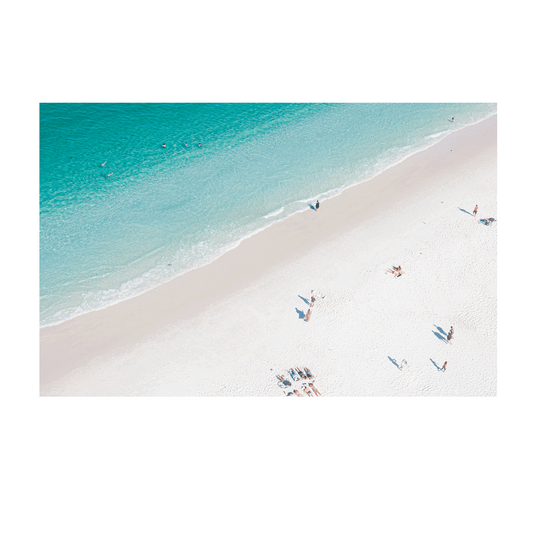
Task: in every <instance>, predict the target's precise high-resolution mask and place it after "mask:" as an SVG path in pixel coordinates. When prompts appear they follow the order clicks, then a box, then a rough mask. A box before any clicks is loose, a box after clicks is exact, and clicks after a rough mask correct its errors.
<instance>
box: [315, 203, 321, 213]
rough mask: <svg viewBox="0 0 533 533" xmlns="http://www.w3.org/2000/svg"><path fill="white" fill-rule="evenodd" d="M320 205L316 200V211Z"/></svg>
mask: <svg viewBox="0 0 533 533" xmlns="http://www.w3.org/2000/svg"><path fill="white" fill-rule="evenodd" d="M319 207H320V202H319V201H318V200H317V201H316V205H315V211H318V208H319Z"/></svg>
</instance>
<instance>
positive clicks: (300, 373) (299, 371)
mask: <svg viewBox="0 0 533 533" xmlns="http://www.w3.org/2000/svg"><path fill="white" fill-rule="evenodd" d="M296 372H298V375H299V376H300V377H301V378H302V379H305V378H306V375H305V374H304V373H303V372H302V371H301V370H300V369H299V368H298V367H296Z"/></svg>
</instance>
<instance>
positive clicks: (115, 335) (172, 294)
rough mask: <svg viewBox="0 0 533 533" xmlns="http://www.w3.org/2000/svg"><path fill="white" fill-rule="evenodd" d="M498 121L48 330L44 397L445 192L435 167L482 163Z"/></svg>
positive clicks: (458, 134) (43, 338)
mask: <svg viewBox="0 0 533 533" xmlns="http://www.w3.org/2000/svg"><path fill="white" fill-rule="evenodd" d="M496 121H497V115H492V116H491V117H489V118H488V119H485V120H483V121H481V122H478V123H476V124H474V125H471V126H466V127H464V128H462V129H461V130H458V131H455V132H452V133H450V134H448V135H447V136H446V137H445V138H444V139H442V140H440V141H438V142H437V143H435V144H434V145H432V146H430V147H429V148H426V149H423V150H421V151H419V152H416V153H415V154H413V155H411V156H409V157H407V158H406V159H404V160H403V161H401V162H400V163H397V164H396V165H394V166H392V167H390V168H388V169H387V170H385V171H383V172H382V173H380V174H378V175H377V176H375V177H373V178H370V179H368V180H366V181H364V182H361V183H357V184H354V185H352V186H349V187H347V188H346V189H344V190H343V191H341V193H340V194H338V195H336V196H333V197H331V198H329V199H327V200H323V201H322V202H323V203H321V208H320V210H319V211H318V212H314V211H313V210H311V209H308V210H306V211H305V212H301V213H296V214H294V215H291V216H289V217H287V218H286V219H282V220H280V221H276V222H274V223H273V224H272V225H270V226H268V227H267V228H265V229H264V230H261V231H260V232H258V233H256V234H254V235H252V236H251V237H247V238H244V239H243V240H242V241H241V242H240V243H239V245H238V246H236V247H235V248H233V249H231V250H229V251H228V252H226V253H224V254H223V255H222V256H220V257H218V258H217V259H216V260H214V261H213V262H211V263H209V264H207V265H205V266H203V267H199V268H196V269H193V270H191V271H189V272H186V273H185V274H183V275H180V276H178V277H176V278H174V279H172V280H170V281H168V282H166V283H164V284H162V285H160V286H158V287H155V288H154V289H151V290H149V291H147V292H145V293H143V294H140V295H138V296H135V297H133V298H130V299H127V300H123V301H121V302H119V303H117V304H114V305H111V306H109V307H106V308H103V309H100V310H97V311H91V312H88V313H85V314H83V315H79V316H77V317H74V318H72V319H70V320H67V321H65V322H62V323H60V324H57V325H53V326H43V327H41V328H40V348H41V350H40V352H41V353H40V363H41V364H40V381H41V390H42V387H43V386H44V385H48V384H50V383H52V382H54V381H56V380H59V379H60V378H62V377H64V376H65V375H66V374H68V373H69V372H72V371H74V370H75V369H78V368H80V367H83V366H84V365H87V364H88V363H89V362H90V361H91V360H93V359H94V358H96V357H105V356H106V355H107V354H111V353H117V352H123V353H124V352H127V351H128V350H130V351H131V350H133V349H134V347H135V346H137V345H139V344H142V343H143V342H145V341H147V340H148V339H150V338H154V337H157V336H158V335H159V336H161V335H165V332H166V331H168V330H170V329H172V328H174V327H176V325H177V324H182V323H185V322H187V321H190V320H192V319H194V318H195V317H197V316H198V315H200V314H201V313H203V312H206V311H207V310H209V309H210V308H211V307H212V306H213V305H214V304H215V303H217V302H221V301H225V300H227V299H228V298H231V297H232V296H233V295H235V294H238V293H240V292H242V291H245V290H248V289H250V288H251V287H253V286H254V285H256V284H257V283H258V282H259V281H260V280H261V279H262V278H265V277H267V276H268V275H269V274H270V273H272V272H275V271H280V270H282V269H284V268H286V267H287V266H288V265H291V264H292V263H296V262H298V260H299V258H300V257H303V256H307V255H309V254H310V253H312V252H313V251H314V250H316V251H320V250H321V249H324V248H325V247H327V245H328V243H330V242H333V241H335V240H337V239H339V238H341V237H342V236H343V235H345V234H346V233H348V232H350V231H352V230H358V229H361V228H362V227H364V226H365V225H366V226H369V225H372V223H373V222H376V221H378V220H380V219H382V218H384V216H385V215H387V217H388V216H389V215H390V214H391V213H394V212H395V211H397V210H398V209H399V208H401V207H402V206H403V205H404V204H409V203H412V202H414V201H415V200H416V199H417V198H419V197H421V196H423V195H425V194H426V195H427V194H429V191H431V190H432V189H434V188H435V187H438V186H441V187H442V186H443V183H440V182H439V181H438V180H432V179H428V177H427V175H428V174H432V175H433V174H437V175H438V172H439V169H438V168H437V169H436V168H435V164H437V165H440V166H441V167H442V166H445V168H446V172H447V173H448V174H454V173H457V172H459V171H460V170H461V168H462V167H463V166H464V164H465V160H468V161H470V162H471V161H473V160H475V159H476V158H479V157H481V156H482V154H483V153H484V150H486V143H484V142H483V139H484V137H485V136H486V135H487V134H488V133H489V132H491V131H493V132H494V133H495V129H496ZM355 185H357V186H355Z"/></svg>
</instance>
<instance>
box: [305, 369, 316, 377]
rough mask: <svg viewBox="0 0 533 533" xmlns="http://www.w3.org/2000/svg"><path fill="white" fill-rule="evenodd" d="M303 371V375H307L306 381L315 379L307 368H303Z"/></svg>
mask: <svg viewBox="0 0 533 533" xmlns="http://www.w3.org/2000/svg"><path fill="white" fill-rule="evenodd" d="M304 371H305V373H306V374H307V378H308V379H315V376H313V374H311V370H309V369H308V368H307V367H305V366H304Z"/></svg>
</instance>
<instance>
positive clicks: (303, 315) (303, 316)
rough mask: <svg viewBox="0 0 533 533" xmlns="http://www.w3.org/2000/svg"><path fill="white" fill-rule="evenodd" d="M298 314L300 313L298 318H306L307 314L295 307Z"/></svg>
mask: <svg viewBox="0 0 533 533" xmlns="http://www.w3.org/2000/svg"><path fill="white" fill-rule="evenodd" d="M294 309H296V312H297V313H298V318H305V313H304V312H303V311H300V310H299V309H298V308H297V307H295V308H294Z"/></svg>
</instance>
